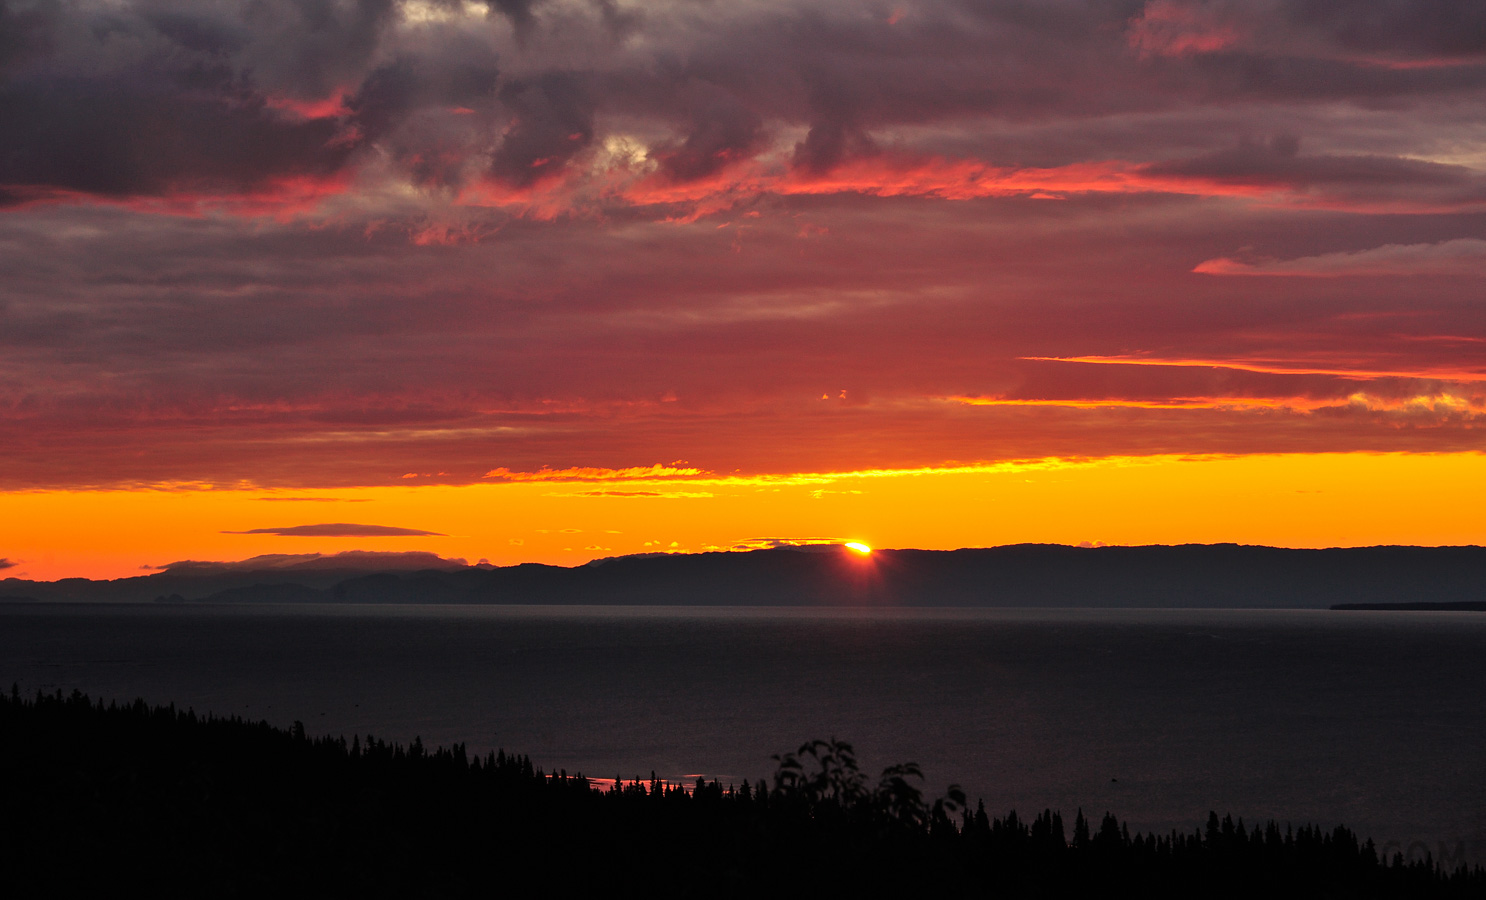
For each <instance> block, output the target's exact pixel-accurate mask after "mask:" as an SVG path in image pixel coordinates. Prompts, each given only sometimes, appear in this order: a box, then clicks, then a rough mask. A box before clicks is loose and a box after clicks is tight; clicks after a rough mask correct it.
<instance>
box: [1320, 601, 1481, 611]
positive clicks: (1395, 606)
mask: <svg viewBox="0 0 1486 900" xmlns="http://www.w3.org/2000/svg"><path fill="white" fill-rule="evenodd" d="M1331 608H1332V609H1352V610H1367V609H1371V610H1393V611H1395V612H1486V600H1482V601H1475V600H1464V601H1461V602H1459V603H1429V602H1424V603H1338V604H1336V605H1335V606H1333V607H1331Z"/></svg>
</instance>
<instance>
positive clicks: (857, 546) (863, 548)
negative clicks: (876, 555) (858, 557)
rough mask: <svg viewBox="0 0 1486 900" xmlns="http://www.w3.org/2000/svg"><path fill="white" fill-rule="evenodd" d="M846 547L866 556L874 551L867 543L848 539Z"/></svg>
mask: <svg viewBox="0 0 1486 900" xmlns="http://www.w3.org/2000/svg"><path fill="white" fill-rule="evenodd" d="M845 547H846V549H848V550H855V551H856V552H858V553H860V554H862V555H863V556H866V555H867V554H868V553H871V552H872V548H871V547H868V546H867V545H866V544H863V543H860V542H859V541H847V542H846V544H845Z"/></svg>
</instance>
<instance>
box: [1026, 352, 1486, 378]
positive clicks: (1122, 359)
mask: <svg viewBox="0 0 1486 900" xmlns="http://www.w3.org/2000/svg"><path fill="white" fill-rule="evenodd" d="M1019 359H1025V360H1031V361H1036V362H1066V363H1085V364H1088V365H1099V366H1170V367H1177V368H1210V369H1233V370H1235V371H1239V372H1261V373H1264V374H1266V375H1333V376H1336V377H1338V378H1350V379H1356V380H1359V381H1362V380H1372V379H1378V378H1419V379H1432V380H1438V381H1457V382H1463V383H1476V382H1486V372H1476V371H1470V370H1462V369H1346V368H1339V367H1320V366H1307V365H1303V364H1293V363H1283V362H1271V361H1265V360H1240V359H1163V358H1160V357H1152V356H1023V357H1019Z"/></svg>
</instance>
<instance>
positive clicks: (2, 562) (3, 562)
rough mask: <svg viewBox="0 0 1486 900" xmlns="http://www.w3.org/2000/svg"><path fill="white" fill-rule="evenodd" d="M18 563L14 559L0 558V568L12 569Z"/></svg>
mask: <svg viewBox="0 0 1486 900" xmlns="http://www.w3.org/2000/svg"><path fill="white" fill-rule="evenodd" d="M18 565H20V563H18V562H15V561H14V560H10V559H3V558H0V569H14V568H15V567H16V566H18Z"/></svg>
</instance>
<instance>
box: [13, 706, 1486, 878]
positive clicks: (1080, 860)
mask: <svg viewBox="0 0 1486 900" xmlns="http://www.w3.org/2000/svg"><path fill="white" fill-rule="evenodd" d="M775 759H776V762H777V763H778V768H777V771H776V772H775V775H774V778H773V783H772V785H771V784H766V783H765V782H763V781H760V782H757V783H756V784H748V783H744V784H742V785H737V786H733V785H728V786H724V785H721V784H719V783H717V782H715V781H714V782H710V783H708V782H705V781H702V780H698V781H697V782H696V783H695V784H694V785H690V786H681V785H674V784H666V783H664V782H661V781H659V780H657V779H654V777H653V776H652V779H651V780H650V781H649V782H644V781H640V780H635V781H630V782H623V781H621V780H619V779H616V780H615V782H614V783H613V784H612V785H611V786H610V787H608V788H607V789H597V788H595V786H594V785H593V784H592V783H591V782H589V781H588V780H587V779H585V778H583V777H582V776H581V775H568V774H567V773H566V772H557V773H544V772H543V771H542V770H541V769H539V768H536V767H534V766H533V764H532V762H531V761H530V760H529V759H528V758H526V757H524V756H519V755H508V754H506V753H504V752H499V753H495V754H490V755H487V756H485V757H478V756H476V757H470V756H469V755H468V754H467V753H466V751H465V749H464V747H463V746H455V747H453V748H439V749H437V750H431V751H430V750H428V749H426V748H425V747H423V745H422V744H421V742H420V741H417V740H415V741H414V742H413V744H412V745H410V746H407V747H403V746H397V745H389V744H386V743H384V742H382V741H378V740H376V739H375V738H372V737H370V736H368V737H366V738H365V739H363V738H362V737H360V736H357V737H353V738H352V739H351V741H350V742H349V743H348V742H347V741H346V740H345V739H343V738H325V737H321V738H310V737H309V736H307V735H306V734H305V731H304V728H303V726H302V725H299V724H297V723H296V725H295V726H294V727H293V728H292V729H289V730H283V729H277V728H273V727H271V726H269V725H268V724H266V723H262V722H258V723H252V722H247V721H244V720H241V719H238V718H231V719H217V718H212V717H209V716H207V717H203V716H198V715H196V714H195V713H193V712H189V711H186V712H182V711H180V710H176V709H175V708H173V707H154V708H151V707H149V706H148V705H147V704H145V703H144V702H143V701H135V702H134V703H133V704H129V705H124V706H117V705H109V706H104V705H103V703H102V702H101V701H100V702H98V703H96V704H95V703H92V702H90V701H89V699H88V698H87V697H85V696H83V695H81V694H78V693H74V694H72V695H71V696H70V697H67V696H64V695H63V694H61V693H60V692H58V693H57V694H56V695H51V696H47V695H38V696H37V697H36V699H34V700H28V699H23V698H21V697H20V696H19V695H18V693H16V692H15V691H12V694H11V696H10V697H8V698H0V764H3V765H4V766H5V770H6V771H7V772H8V773H11V776H12V777H11V778H10V779H9V784H8V786H7V790H6V792H5V793H4V795H3V800H0V812H3V815H0V865H3V867H4V871H5V872H6V875H7V884H8V885H10V886H13V887H16V888H19V889H21V890H22V892H23V893H25V894H27V895H41V894H59V895H75V894H78V893H81V892H84V891H90V892H91V891H98V890H105V889H108V888H111V887H113V886H116V885H118V884H130V885H132V886H135V887H136V889H138V890H142V891H147V892H154V893H155V894H157V895H165V896H173V895H181V894H191V895H203V894H205V895H212V896H261V895H264V894H267V893H274V894H285V893H289V894H311V893H314V894H319V895H324V896H357V897H367V896H398V897H404V896H433V897H464V896H485V895H490V894H495V893H510V892H512V891H513V890H514V891H516V892H518V893H522V894H526V895H530V894H535V895H538V896H543V895H553V896H572V895H575V894H578V893H584V892H594V893H595V894H596V895H600V896H614V895H620V896H629V895H636V896H637V895H644V896H745V895H746V896H770V895H775V896H805V895H810V896H818V895H828V896H834V895H847V894H863V895H893V894H902V895H907V896H914V895H927V894H929V893H938V892H945V891H953V892H955V893H956V894H961V895H971V896H990V895H998V896H999V895H1008V894H1009V895H1011V896H1026V897H1073V896H1094V895H1111V896H1143V897H1192V896H1206V897H1252V896H1255V895H1259V894H1261V893H1263V892H1277V891H1284V892H1285V893H1286V894H1290V895H1296V896H1316V897H1325V896H1345V897H1379V898H1381V897H1440V898H1454V897H1480V896H1482V895H1483V893H1486V870H1482V869H1481V868H1479V867H1477V868H1474V869H1466V868H1464V867H1458V868H1455V869H1453V870H1450V871H1445V870H1444V869H1442V868H1440V867H1437V866H1436V865H1434V863H1433V861H1416V862H1413V863H1405V862H1403V860H1402V859H1401V858H1396V857H1395V858H1393V859H1381V858H1380V857H1379V854H1378V853H1377V852H1376V850H1375V849H1374V847H1373V845H1372V844H1371V842H1365V841H1361V840H1359V838H1358V837H1357V836H1356V835H1355V834H1353V833H1352V832H1351V831H1349V830H1348V829H1346V828H1343V827H1337V828H1334V829H1330V830H1326V829H1321V828H1317V827H1313V826H1301V827H1298V828H1292V827H1290V826H1289V825H1285V826H1281V825H1278V824H1276V823H1267V824H1265V825H1264V826H1262V827H1260V826H1257V825H1256V826H1254V827H1252V828H1248V827H1245V825H1244V824H1243V822H1242V820H1239V821H1238V822H1235V821H1233V820H1232V819H1231V818H1227V817H1225V818H1223V819H1221V820H1220V819H1219V818H1218V817H1217V816H1216V814H1214V815H1211V816H1210V817H1209V819H1208V821H1207V823H1206V825H1205V826H1204V827H1202V828H1200V829H1197V830H1194V831H1191V832H1186V833H1177V832H1172V833H1170V834H1167V835H1142V834H1133V835H1132V834H1131V833H1130V831H1129V830H1128V828H1127V827H1126V826H1124V825H1122V824H1121V823H1120V822H1119V821H1118V820H1116V819H1115V818H1114V817H1113V816H1110V815H1107V814H1106V815H1105V816H1104V817H1103V818H1102V820H1101V821H1099V823H1098V824H1097V825H1096V824H1095V823H1093V822H1091V821H1089V820H1086V819H1085V817H1084V816H1083V814H1082V813H1081V812H1080V813H1079V814H1078V815H1077V816H1076V817H1075V819H1074V821H1073V824H1072V833H1071V835H1070V834H1069V833H1068V832H1067V831H1066V830H1065V826H1064V821H1063V818H1062V816H1061V815H1060V814H1058V813H1055V812H1051V811H1044V812H1042V813H1041V814H1039V815H1037V816H1036V817H1034V819H1033V820H1032V821H1031V822H1028V821H1026V820H1024V819H1022V818H1020V817H1018V816H1017V815H1016V814H1015V813H1009V814H1008V815H1006V816H1005V817H1004V818H995V819H992V818H990V817H989V816H987V814H986V812H985V810H984V808H983V807H979V808H977V809H975V810H973V811H972V810H971V809H970V808H969V807H968V805H966V804H965V802H964V799H965V798H964V797H963V795H962V794H960V793H959V792H958V790H957V789H955V788H953V787H951V788H950V790H948V791H947V792H946V793H945V795H944V796H942V797H940V798H939V799H937V800H932V801H931V800H929V799H927V798H926V797H925V795H924V794H923V792H922V791H921V789H920V786H919V785H920V783H921V781H922V776H921V773H920V772H919V771H918V767H917V766H915V765H913V764H911V763H906V764H901V765H897V766H890V767H889V768H888V769H886V770H885V771H884V772H883V773H882V776H881V778H880V779H879V780H878V781H877V783H876V784H875V785H873V784H871V783H870V782H869V780H868V779H867V777H866V776H865V774H864V773H862V772H861V771H860V769H859V768H858V766H857V764H856V760H855V756H854V754H853V753H852V749H851V747H850V745H848V744H845V743H843V742H839V741H835V740H834V739H833V740H830V741H820V740H817V741H811V742H809V743H807V744H805V745H803V746H802V747H800V748H799V749H798V750H797V751H795V752H794V753H786V754H781V755H779V756H776V757H775Z"/></svg>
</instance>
